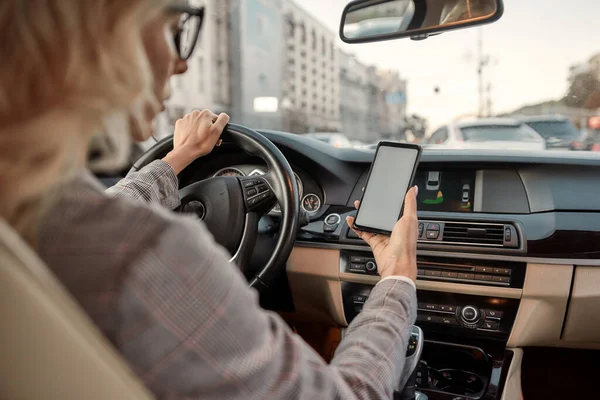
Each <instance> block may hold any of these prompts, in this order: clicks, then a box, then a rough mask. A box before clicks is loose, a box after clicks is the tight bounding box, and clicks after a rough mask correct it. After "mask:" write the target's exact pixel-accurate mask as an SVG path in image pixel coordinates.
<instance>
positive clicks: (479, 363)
mask: <svg viewBox="0 0 600 400" xmlns="http://www.w3.org/2000/svg"><path fill="white" fill-rule="evenodd" d="M417 267H418V277H417V280H418V281H427V282H444V283H452V284H464V285H469V288H470V289H473V288H475V289H477V287H479V288H480V290H479V289H477V290H475V292H477V295H472V294H462V293H455V292H451V291H437V290H442V289H437V290H435V289H434V290H418V291H417V299H418V311H417V322H416V325H418V326H419V327H421V328H422V330H423V332H424V337H425V343H424V347H423V354H422V357H421V363H420V365H419V367H418V369H417V381H416V387H417V390H418V391H420V392H423V393H425V394H427V396H428V397H429V399H490V400H492V399H499V398H500V397H499V396H500V393H501V390H502V384H503V380H502V379H501V377H502V376H503V374H505V373H506V371H507V369H508V366H509V364H510V358H511V353H510V352H507V351H505V345H506V342H507V340H508V337H509V335H510V332H511V329H512V326H513V324H514V321H515V319H516V315H517V310H518V308H519V302H520V300H519V299H516V298H508V297H501V296H498V295H490V294H488V293H491V292H493V293H495V294H497V293H498V290H497V289H494V290H492V288H515V289H522V287H523V283H524V278H525V268H526V265H525V264H524V263H518V262H499V261H467V260H461V259H448V258H443V257H426V256H422V257H421V256H420V257H418V259H417ZM340 273H343V274H345V276H348V275H347V274H352V276H355V277H359V276H363V277H365V276H367V277H368V276H377V264H376V261H375V259H374V258H373V256H372V254H370V253H368V252H360V251H342V252H341V257H340ZM370 279H371V281H373V282H375V281H376V280H374V279H372V278H370ZM354 280H355V281H356V282H349V281H347V282H342V300H343V306H344V314H345V317H346V320H347V321H348V322H350V321H351V320H352V319H353V318H355V317H356V315H358V313H360V312H361V310H362V308H363V306H364V304H365V302H366V301H367V300H368V298H369V294H370V292H371V290H372V289H373V284H368V283H358V282H361V281H363V280H364V279H363V280H361V279H354ZM365 281H366V280H365ZM419 286H423V285H419ZM454 287H456V286H454ZM456 291H457V292H460V290H456Z"/></svg>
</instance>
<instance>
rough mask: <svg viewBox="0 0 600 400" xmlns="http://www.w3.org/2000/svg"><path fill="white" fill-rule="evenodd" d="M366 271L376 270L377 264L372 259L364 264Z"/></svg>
mask: <svg viewBox="0 0 600 400" xmlns="http://www.w3.org/2000/svg"><path fill="white" fill-rule="evenodd" d="M366 268H367V271H369V272H375V271H377V264H375V262H374V261H369V262H368V263H367V265H366Z"/></svg>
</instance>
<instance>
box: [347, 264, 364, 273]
mask: <svg viewBox="0 0 600 400" xmlns="http://www.w3.org/2000/svg"><path fill="white" fill-rule="evenodd" d="M348 270H349V271H350V272H360V273H365V272H366V269H365V264H350V268H348Z"/></svg>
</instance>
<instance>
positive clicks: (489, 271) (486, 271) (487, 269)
mask: <svg viewBox="0 0 600 400" xmlns="http://www.w3.org/2000/svg"><path fill="white" fill-rule="evenodd" d="M475 272H481V273H483V274H492V273H494V268H492V267H475Z"/></svg>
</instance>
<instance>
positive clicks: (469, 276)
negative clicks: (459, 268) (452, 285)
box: [458, 272, 475, 280]
mask: <svg viewBox="0 0 600 400" xmlns="http://www.w3.org/2000/svg"><path fill="white" fill-rule="evenodd" d="M458 279H470V280H473V279H475V274H464V273H462V272H459V273H458Z"/></svg>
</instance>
